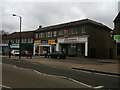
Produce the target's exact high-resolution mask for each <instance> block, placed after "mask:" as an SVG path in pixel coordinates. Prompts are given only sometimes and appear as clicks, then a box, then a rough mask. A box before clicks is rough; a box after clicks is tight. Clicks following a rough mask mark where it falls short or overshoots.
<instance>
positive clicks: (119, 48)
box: [113, 12, 120, 59]
mask: <svg viewBox="0 0 120 90" xmlns="http://www.w3.org/2000/svg"><path fill="white" fill-rule="evenodd" d="M113 22H114V39H117V40H116V42H115V43H114V44H113V45H114V57H115V58H116V59H118V58H119V59H120V12H119V13H118V14H117V16H116V17H115V19H114V21H113ZM115 35H117V37H116V38H115Z"/></svg>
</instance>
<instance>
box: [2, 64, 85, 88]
mask: <svg viewBox="0 0 120 90" xmlns="http://www.w3.org/2000/svg"><path fill="white" fill-rule="evenodd" d="M2 84H3V86H4V87H9V88H86V87H85V86H83V85H80V84H78V83H75V82H73V81H70V80H68V79H64V78H60V77H55V76H50V75H45V74H40V73H39V72H37V71H35V70H31V69H25V68H17V67H15V66H12V65H8V64H3V82H2Z"/></svg>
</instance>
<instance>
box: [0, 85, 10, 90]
mask: <svg viewBox="0 0 120 90" xmlns="http://www.w3.org/2000/svg"><path fill="white" fill-rule="evenodd" d="M0 87H4V88H11V87H8V86H5V85H0ZM11 89H12V88H11Z"/></svg>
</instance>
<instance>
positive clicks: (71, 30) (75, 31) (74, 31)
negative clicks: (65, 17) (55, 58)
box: [69, 28, 78, 34]
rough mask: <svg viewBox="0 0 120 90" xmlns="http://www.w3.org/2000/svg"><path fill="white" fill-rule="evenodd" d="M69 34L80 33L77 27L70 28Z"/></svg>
mask: <svg viewBox="0 0 120 90" xmlns="http://www.w3.org/2000/svg"><path fill="white" fill-rule="evenodd" d="M69 34H78V31H77V28H71V29H69Z"/></svg>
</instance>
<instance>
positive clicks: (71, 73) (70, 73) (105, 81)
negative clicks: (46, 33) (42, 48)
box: [3, 59, 119, 90]
mask: <svg viewBox="0 0 120 90" xmlns="http://www.w3.org/2000/svg"><path fill="white" fill-rule="evenodd" d="M3 63H4V64H11V65H13V66H14V67H17V68H18V67H22V68H28V69H32V70H36V71H37V72H40V73H42V74H47V75H54V76H59V77H63V78H67V79H69V80H71V81H74V82H76V83H79V84H80V85H83V86H84V87H87V88H93V89H99V88H107V89H111V90H112V89H113V88H118V78H119V77H118V76H112V75H104V74H98V73H91V72H83V71H76V70H70V69H63V68H57V67H52V66H47V65H43V64H39V63H32V62H28V61H24V60H23V61H22V60H21V61H20V60H7V59H3ZM3 69H4V68H3ZM3 78H4V77H3ZM3 80H4V79H3Z"/></svg>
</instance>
